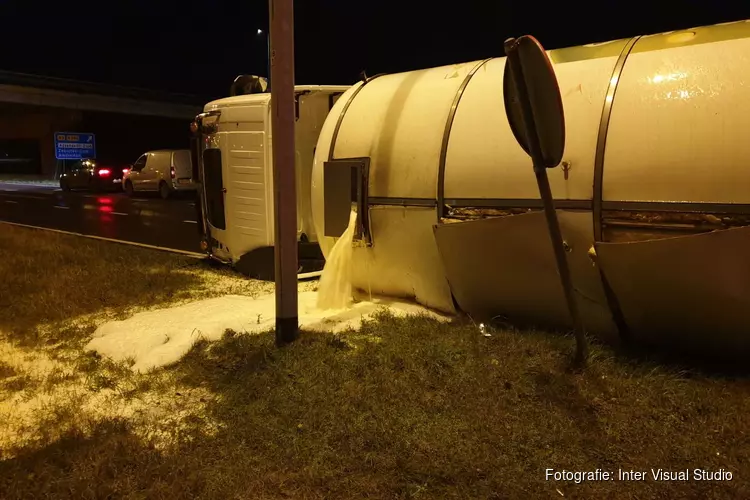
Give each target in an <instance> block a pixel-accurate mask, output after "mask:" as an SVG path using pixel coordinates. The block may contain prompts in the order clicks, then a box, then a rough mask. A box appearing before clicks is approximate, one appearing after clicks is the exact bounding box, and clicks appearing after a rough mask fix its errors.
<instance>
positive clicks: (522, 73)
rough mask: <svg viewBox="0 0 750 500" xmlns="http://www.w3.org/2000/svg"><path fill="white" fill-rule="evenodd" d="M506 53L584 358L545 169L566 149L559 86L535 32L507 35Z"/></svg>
mask: <svg viewBox="0 0 750 500" xmlns="http://www.w3.org/2000/svg"><path fill="white" fill-rule="evenodd" d="M505 54H506V55H507V56H508V58H507V60H506V63H505V75H504V77H503V95H504V100H505V112H506V114H507V116H508V122H509V124H510V128H511V129H512V130H513V134H514V135H515V137H516V140H517V141H518V143H519V144H520V145H521V147H522V148H523V149H524V151H526V153H527V154H528V155H529V156H531V159H532V161H533V165H534V174H535V175H536V180H537V184H538V185H539V195H540V196H541V198H542V202H543V203H544V214H545V216H546V218H547V226H548V228H549V234H550V239H551V240H552V247H553V250H554V252H555V260H556V261H557V269H558V272H559V274H560V282H561V284H562V287H563V292H564V293H565V300H566V302H567V305H568V311H569V312H570V316H571V319H572V320H573V328H574V332H575V337H576V356H575V362H576V363H577V364H584V363H585V362H586V358H587V356H588V346H587V344H586V337H585V334H584V329H583V321H581V315H580V313H579V311H578V303H577V302H576V299H575V296H574V294H573V284H572V281H571V278H570V268H569V267H568V261H567V258H566V257H565V244H564V241H563V238H562V233H561V232H560V224H559V223H558V220H557V213H556V212H555V206H554V202H553V198H552V190H551V189H550V185H549V179H548V178H547V169H548V168H554V167H556V166H558V165H559V164H560V161H561V160H562V155H563V151H564V149H565V115H564V112H563V105H562V97H561V96H560V87H559V86H558V85H557V78H556V77H555V71H554V69H553V68H552V63H551V62H550V60H549V58H548V57H547V53H546V52H545V51H544V48H543V47H542V46H541V45H540V44H539V42H538V41H537V40H536V39H535V38H534V37H531V36H522V37H521V38H517V39H513V38H510V39H508V40H506V41H505Z"/></svg>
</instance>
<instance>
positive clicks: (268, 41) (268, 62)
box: [256, 28, 271, 92]
mask: <svg viewBox="0 0 750 500" xmlns="http://www.w3.org/2000/svg"><path fill="white" fill-rule="evenodd" d="M256 34H257V35H258V36H264V35H265V37H266V47H267V48H266V50H267V52H266V81H267V82H268V91H269V92H270V91H271V37H270V36H268V34H266V32H265V31H263V30H262V29H260V28H258V31H257V32H256Z"/></svg>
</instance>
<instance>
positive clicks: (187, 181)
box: [122, 149, 197, 199]
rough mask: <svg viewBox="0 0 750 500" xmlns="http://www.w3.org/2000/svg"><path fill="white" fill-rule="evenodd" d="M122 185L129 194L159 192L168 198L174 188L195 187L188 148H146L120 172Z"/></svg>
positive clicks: (184, 189)
mask: <svg viewBox="0 0 750 500" xmlns="http://www.w3.org/2000/svg"><path fill="white" fill-rule="evenodd" d="M122 188H123V189H124V190H125V192H126V193H127V194H128V195H131V196H132V195H133V193H136V192H143V191H151V192H158V193H159V194H160V195H161V197H162V198H164V199H167V198H169V196H170V195H171V194H172V193H173V192H174V191H194V190H196V189H197V185H196V184H195V182H193V167H192V162H191V159H190V150H189V149H164V150H160V151H149V152H148V153H145V154H143V155H141V156H140V158H138V159H137V160H136V161H135V163H134V164H133V166H132V168H131V169H130V170H129V171H128V172H126V173H125V175H123V178H122Z"/></svg>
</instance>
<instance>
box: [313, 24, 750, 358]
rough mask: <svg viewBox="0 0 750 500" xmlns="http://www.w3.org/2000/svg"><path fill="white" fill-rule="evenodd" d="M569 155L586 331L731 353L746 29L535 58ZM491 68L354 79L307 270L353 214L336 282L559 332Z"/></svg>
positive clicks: (739, 269)
mask: <svg viewBox="0 0 750 500" xmlns="http://www.w3.org/2000/svg"><path fill="white" fill-rule="evenodd" d="M549 56H550V59H551V60H552V62H553V65H554V69H555V72H556V75H557V79H558V83H559V85H560V90H561V94H562V99H563V105H564V111H565V117H566V136H567V143H566V147H565V152H564V155H563V161H562V163H561V165H560V166H559V167H558V168H556V169H553V170H550V183H551V187H552V193H553V197H554V199H555V205H556V208H557V211H558V217H559V220H560V225H561V230H562V234H563V238H564V240H565V249H566V252H567V256H568V259H569V264H570V268H571V274H572V280H573V285H574V289H575V292H576V293H575V295H576V298H577V300H578V302H579V308H580V310H581V314H582V317H583V320H584V322H585V326H586V329H587V330H588V331H589V332H591V333H594V334H596V335H598V336H599V337H601V338H603V339H611V340H613V341H618V340H619V339H620V338H622V337H628V338H630V339H632V340H633V341H635V342H637V343H658V344H665V343H666V344H667V345H669V346H673V347H675V348H681V347H696V348H699V349H702V350H703V351H704V352H705V351H706V350H711V349H713V350H715V351H716V352H717V353H719V354H728V353H729V354H740V355H743V356H744V355H745V354H747V353H748V351H749V349H748V345H750V335H749V334H748V332H750V316H748V311H750V258H748V254H750V227H748V226H750V140H748V139H747V137H746V133H747V130H750V21H741V22H735V23H727V24H723V25H715V26H708V27H700V28H694V29H688V30H681V31H674V32H668V33H662V34H657V35H650V36H638V37H634V38H631V39H624V40H616V41H610V42H604V43H594V44H589V45H585V46H580V47H572V48H566V49H559V50H552V51H549ZM504 69H505V58H504V57H498V58H492V59H488V60H484V61H476V62H470V63H466V64H458V65H454V66H446V67H439V68H432V69H425V70H421V71H413V72H408V73H401V74H390V75H381V76H376V77H372V78H369V79H367V80H365V81H363V82H360V83H358V84H356V85H354V86H353V87H352V88H350V89H349V90H348V91H347V92H346V93H344V94H343V95H342V96H341V98H340V99H338V101H337V102H336V104H335V106H333V109H332V110H331V112H330V113H329V114H328V117H327V118H326V120H325V123H324V124H323V126H322V130H321V132H320V137H319V139H318V143H317V148H316V151H315V155H314V164H313V167H312V193H311V195H312V215H313V221H314V227H315V233H316V234H317V239H318V241H319V244H320V247H321V249H322V252H323V254H324V255H328V253H329V252H330V251H331V249H332V247H333V245H334V243H335V241H336V239H337V237H339V236H340V235H341V234H342V233H343V232H344V230H345V229H346V227H347V224H348V223H349V214H350V211H351V210H352V207H355V209H356V211H357V218H356V228H355V235H356V236H355V245H354V246H355V248H354V251H353V271H352V276H353V283H352V284H353V286H354V287H356V288H359V289H363V290H370V291H371V292H372V293H373V294H382V295H391V296H401V297H411V298H414V299H415V300H416V301H418V302H420V303H422V304H424V305H426V306H429V307H432V308H435V309H438V310H442V311H445V312H449V313H452V312H455V311H456V310H457V309H461V310H463V311H464V312H467V313H468V314H470V315H472V317H474V318H476V319H481V320H487V319H491V318H497V317H499V316H502V317H505V318H508V319H512V320H516V321H519V322H527V323H534V324H536V325H539V326H552V327H561V328H566V327H572V324H571V320H570V317H569V314H568V311H567V309H566V303H565V299H564V295H563V291H562V290H561V287H560V284H559V278H558V276H557V271H556V267H555V261H554V255H553V252H552V248H551V245H550V240H549V235H548V231H547V227H546V223H545V218H544V214H543V212H542V202H541V200H540V199H539V193H538V189H537V186H536V182H535V177H534V175H533V173H532V170H531V165H530V160H529V158H528V156H527V155H526V153H525V152H524V151H523V150H522V149H521V148H520V146H519V145H518V143H517V142H516V139H515V137H514V136H513V133H512V131H511V129H510V127H509V125H508V122H507V119H506V115H505V111H504V104H503V95H502V89H503V85H502V83H503V72H504Z"/></svg>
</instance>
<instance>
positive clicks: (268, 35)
mask: <svg viewBox="0 0 750 500" xmlns="http://www.w3.org/2000/svg"><path fill="white" fill-rule="evenodd" d="M270 2H273V0H269V3H270ZM266 46H267V53H266V67H267V70H266V72H267V75H268V77H267V78H268V79H267V80H266V84H267V86H268V88H267V89H266V90H267V91H268V92H270V91H271V33H270V31H269V32H266Z"/></svg>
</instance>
